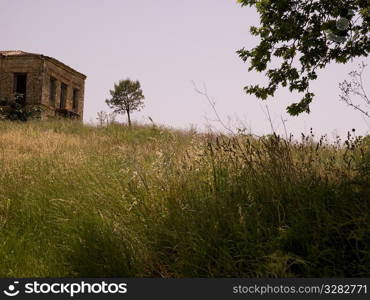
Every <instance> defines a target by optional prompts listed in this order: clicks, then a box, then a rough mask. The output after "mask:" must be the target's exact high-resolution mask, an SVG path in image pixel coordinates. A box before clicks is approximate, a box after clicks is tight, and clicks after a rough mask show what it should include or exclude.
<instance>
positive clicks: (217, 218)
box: [0, 122, 370, 277]
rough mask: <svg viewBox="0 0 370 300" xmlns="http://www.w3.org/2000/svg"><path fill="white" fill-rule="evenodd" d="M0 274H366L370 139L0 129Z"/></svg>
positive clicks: (65, 125)
mask: <svg viewBox="0 0 370 300" xmlns="http://www.w3.org/2000/svg"><path fill="white" fill-rule="evenodd" d="M0 158H1V159H0V170H1V172H0V276H2V277H20V276H22V277H37V276H55V277H59V276H81V277H111V276H145V277H146V276H149V277H291V276H294V277H343V276H349V277H355V276H369V275H370V172H369V169H370V168H369V166H370V149H369V142H368V141H366V139H362V140H361V139H352V138H351V137H349V139H348V141H347V144H344V145H341V144H339V143H337V144H328V143H326V142H324V141H323V140H320V141H318V142H314V141H312V139H311V138H310V137H303V138H302V140H301V141H300V142H294V141H292V140H291V141H286V140H283V139H281V138H279V137H276V136H270V137H263V138H259V139H256V138H252V137H250V136H243V135H240V136H235V137H226V136H216V135H213V134H196V133H194V132H181V131H174V130H167V129H163V128H158V127H144V126H136V127H134V128H132V129H130V128H127V127H122V126H118V125H111V126H108V127H103V128H95V127H89V126H86V125H85V126H84V125H82V124H80V123H77V122H34V123H32V122H31V123H26V124H17V123H7V122H1V123H0Z"/></svg>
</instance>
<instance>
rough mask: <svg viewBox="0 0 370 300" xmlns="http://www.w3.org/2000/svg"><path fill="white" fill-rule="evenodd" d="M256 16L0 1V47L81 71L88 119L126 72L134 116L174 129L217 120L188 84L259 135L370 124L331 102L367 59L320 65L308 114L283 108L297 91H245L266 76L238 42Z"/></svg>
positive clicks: (218, 5) (110, 1)
mask: <svg viewBox="0 0 370 300" xmlns="http://www.w3.org/2000/svg"><path fill="white" fill-rule="evenodd" d="M258 23H259V18H258V14H257V12H256V11H255V10H254V9H253V8H249V7H243V8H242V7H241V6H240V5H239V4H238V3H237V2H236V0H186V1H185V0H184V1H173V0H141V1H132V0H106V1H101V0H63V1H60V0H0V37H1V39H0V50H23V51H26V52H33V53H40V54H44V55H47V56H52V57H54V58H56V59H58V60H60V61H62V62H63V63H65V64H67V65H69V66H71V67H72V68H74V69H76V70H78V71H80V72H81V73H84V74H85V75H86V76H87V80H86V86H85V105H84V122H86V123H94V122H96V117H97V112H99V111H102V110H103V111H106V112H109V108H108V107H107V105H106V104H105V99H106V98H108V97H109V90H110V89H112V88H113V84H114V83H115V82H118V81H119V80H120V79H126V78H130V79H132V80H139V81H140V83H141V86H142V89H143V93H144V96H145V107H144V109H143V110H142V111H140V112H136V113H134V114H133V116H132V117H133V119H134V120H136V121H138V122H140V123H148V120H149V119H148V118H149V117H150V118H151V119H152V120H153V121H154V122H155V123H157V124H162V125H166V126H169V127H174V128H183V129H188V128H196V129H198V130H204V129H206V128H214V129H222V126H221V124H220V123H219V122H217V121H215V114H214V112H213V110H212V107H211V105H210V104H209V103H208V102H207V99H206V97H205V96H204V95H201V94H199V93H197V92H196V90H195V88H194V84H195V85H196V86H198V88H200V89H203V88H204V87H206V90H207V94H208V96H209V98H210V99H211V100H212V101H214V102H215V108H216V110H217V112H218V114H219V115H220V118H221V119H222V120H223V122H224V123H225V124H227V126H228V127H229V128H231V129H233V130H235V129H236V128H246V129H247V131H248V132H249V131H251V132H252V133H254V134H258V135H261V134H268V133H271V130H272V128H271V127H273V129H274V130H275V131H276V132H278V133H281V134H283V133H284V131H285V130H284V126H283V124H285V127H286V130H287V132H288V133H293V134H294V135H295V136H298V135H300V133H305V134H307V133H308V132H309V131H310V128H312V129H313V132H314V133H315V134H316V135H321V134H327V135H328V137H329V138H330V137H333V136H335V135H340V136H345V134H346V132H347V131H349V130H352V128H355V129H356V132H357V134H358V135H361V134H362V135H363V134H366V133H369V131H370V124H369V122H367V121H366V120H365V119H364V117H362V115H361V113H359V112H356V111H353V109H351V108H349V107H347V106H346V105H345V104H344V103H343V102H340V101H339V87H338V83H339V82H341V81H343V80H344V79H346V78H348V73H349V72H350V71H351V70H352V69H354V68H355V67H356V64H357V63H359V62H360V61H364V62H366V63H368V59H362V60H355V61H353V62H352V63H349V64H347V65H334V64H333V65H330V66H328V67H327V68H326V69H325V70H321V71H320V73H319V79H318V80H317V81H315V82H314V83H313V85H312V91H313V92H314V93H316V98H315V100H314V103H313V104H312V106H311V113H310V114H309V115H308V114H302V115H300V116H298V117H292V116H289V115H288V114H287V113H286V107H287V106H288V105H289V104H290V103H292V102H296V101H297V100H298V99H299V97H298V96H297V95H292V94H290V93H289V91H287V90H286V89H280V90H278V92H277V93H276V95H275V96H274V97H273V98H269V99H268V100H267V101H261V100H260V99H257V98H256V97H255V96H251V95H247V94H246V93H245V92H244V91H243V87H244V86H246V85H249V84H258V83H262V84H263V83H265V82H266V80H265V78H264V75H263V74H261V73H256V72H248V63H243V61H242V60H241V59H240V58H239V57H238V55H237V54H236V51H237V50H238V49H240V48H242V47H246V48H252V47H254V46H256V45H257V44H258V39H257V38H256V37H252V36H251V34H250V33H249V27H250V26H251V25H258ZM369 69H370V66H369V68H368V69H367V70H366V72H365V74H364V80H365V82H366V81H367V82H369V80H370V71H369ZM267 109H268V111H269V113H270V116H271V122H270V121H269V119H268V115H267ZM119 120H122V121H124V120H126V119H125V117H124V116H122V117H120V118H119ZM271 125H272V126H271Z"/></svg>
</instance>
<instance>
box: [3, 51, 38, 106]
mask: <svg viewBox="0 0 370 300" xmlns="http://www.w3.org/2000/svg"><path fill="white" fill-rule="evenodd" d="M41 72H42V65H41V61H40V59H38V58H37V57H27V56H24V57H1V56H0V99H13V98H14V73H27V94H26V102H27V103H30V104H33V103H40V99H41V87H42V73H41Z"/></svg>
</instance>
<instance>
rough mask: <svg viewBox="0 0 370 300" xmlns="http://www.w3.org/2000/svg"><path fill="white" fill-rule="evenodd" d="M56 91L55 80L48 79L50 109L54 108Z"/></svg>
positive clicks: (52, 78)
mask: <svg viewBox="0 0 370 300" xmlns="http://www.w3.org/2000/svg"><path fill="white" fill-rule="evenodd" d="M56 91H57V80H56V79H55V78H54V77H50V86H49V102H50V105H51V106H52V107H55V94H56Z"/></svg>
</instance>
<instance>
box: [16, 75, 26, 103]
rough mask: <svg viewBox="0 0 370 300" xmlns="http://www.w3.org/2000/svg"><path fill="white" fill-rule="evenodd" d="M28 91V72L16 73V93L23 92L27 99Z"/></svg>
mask: <svg viewBox="0 0 370 300" xmlns="http://www.w3.org/2000/svg"><path fill="white" fill-rule="evenodd" d="M26 92H27V74H26V73H15V74H14V93H17V94H21V95H22V96H23V100H24V101H25V100H26Z"/></svg>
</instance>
